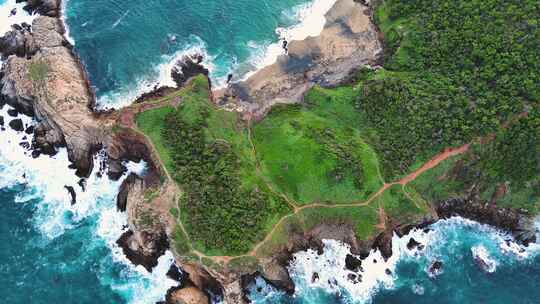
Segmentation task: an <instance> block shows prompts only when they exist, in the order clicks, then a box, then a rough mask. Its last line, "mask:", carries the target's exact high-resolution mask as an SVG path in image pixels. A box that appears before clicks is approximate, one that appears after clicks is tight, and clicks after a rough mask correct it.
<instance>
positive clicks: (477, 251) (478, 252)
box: [471, 245, 497, 273]
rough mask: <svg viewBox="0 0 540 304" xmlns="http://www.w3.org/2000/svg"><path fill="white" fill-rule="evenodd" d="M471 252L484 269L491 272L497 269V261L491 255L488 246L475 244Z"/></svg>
mask: <svg viewBox="0 0 540 304" xmlns="http://www.w3.org/2000/svg"><path fill="white" fill-rule="evenodd" d="M471 253H472V256H473V258H474V260H475V262H476V264H477V265H478V266H479V267H481V268H482V270H484V271H487V272H489V273H493V272H495V270H497V261H495V260H494V259H493V258H492V257H491V255H490V254H489V252H488V251H487V249H486V247H484V246H482V245H478V246H473V247H472V248H471Z"/></svg>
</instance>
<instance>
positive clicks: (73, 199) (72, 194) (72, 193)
mask: <svg viewBox="0 0 540 304" xmlns="http://www.w3.org/2000/svg"><path fill="white" fill-rule="evenodd" d="M64 188H65V189H66V190H67V192H68V193H69V196H70V197H71V205H75V203H77V193H75V189H73V187H71V186H64Z"/></svg>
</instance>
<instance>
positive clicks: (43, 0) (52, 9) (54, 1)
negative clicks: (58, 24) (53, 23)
mask: <svg viewBox="0 0 540 304" xmlns="http://www.w3.org/2000/svg"><path fill="white" fill-rule="evenodd" d="M26 2H27V3H28V4H27V5H26V6H25V7H24V9H25V10H26V11H28V12H29V13H32V14H34V13H39V14H40V15H43V16H49V17H59V15H60V0H27V1H26Z"/></svg>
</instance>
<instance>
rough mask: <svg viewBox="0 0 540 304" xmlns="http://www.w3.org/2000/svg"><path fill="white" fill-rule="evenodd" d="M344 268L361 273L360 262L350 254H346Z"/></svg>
mask: <svg viewBox="0 0 540 304" xmlns="http://www.w3.org/2000/svg"><path fill="white" fill-rule="evenodd" d="M345 268H347V269H348V270H350V271H353V272H359V271H362V261H361V260H360V259H358V258H357V257H355V256H353V255H351V254H347V256H346V257H345Z"/></svg>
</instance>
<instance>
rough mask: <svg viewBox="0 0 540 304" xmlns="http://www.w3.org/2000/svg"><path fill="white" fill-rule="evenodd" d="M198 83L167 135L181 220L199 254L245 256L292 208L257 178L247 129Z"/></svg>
mask: <svg viewBox="0 0 540 304" xmlns="http://www.w3.org/2000/svg"><path fill="white" fill-rule="evenodd" d="M194 81H195V82H194V83H193V88H192V90H191V91H190V94H187V95H185V96H183V102H182V104H181V105H180V106H179V108H178V109H177V110H175V111H173V112H171V113H169V114H168V115H167V116H166V118H165V124H166V126H167V127H166V128H164V129H163V133H162V136H163V138H164V140H165V142H166V143H167V146H168V149H169V150H170V151H171V152H170V155H171V157H172V163H173V168H174V171H172V172H171V173H172V175H173V178H174V179H175V180H176V181H177V182H178V184H179V185H181V186H182V189H183V190H185V193H184V194H183V196H182V198H181V201H180V210H181V211H182V212H181V219H182V222H183V223H184V225H185V227H186V230H187V231H188V233H189V235H190V238H191V240H192V241H193V242H194V244H195V247H196V248H197V249H200V250H203V251H205V252H209V253H213V254H229V255H236V254H242V253H245V252H247V251H249V249H251V246H252V245H253V243H255V242H256V241H257V240H259V239H261V238H263V237H264V235H265V232H267V231H266V229H265V228H267V227H268V226H270V224H271V223H270V222H271V221H276V220H277V218H279V216H280V215H282V214H284V213H286V212H288V208H287V205H286V204H285V203H284V202H283V201H282V199H281V198H280V197H279V196H276V195H274V194H272V193H271V192H270V191H269V189H268V188H267V187H266V185H265V184H264V182H262V180H261V179H260V178H259V177H258V176H257V174H256V171H257V170H256V168H255V161H254V156H253V154H252V151H251V149H250V146H249V142H248V141H247V137H246V128H245V126H244V125H243V123H242V122H240V121H237V118H236V114H235V113H230V112H226V111H224V110H219V109H217V108H216V107H215V106H214V105H213V104H212V103H211V101H210V100H209V95H208V93H209V92H208V84H207V82H206V79H204V78H197V79H195V80H194Z"/></svg>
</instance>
